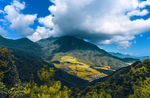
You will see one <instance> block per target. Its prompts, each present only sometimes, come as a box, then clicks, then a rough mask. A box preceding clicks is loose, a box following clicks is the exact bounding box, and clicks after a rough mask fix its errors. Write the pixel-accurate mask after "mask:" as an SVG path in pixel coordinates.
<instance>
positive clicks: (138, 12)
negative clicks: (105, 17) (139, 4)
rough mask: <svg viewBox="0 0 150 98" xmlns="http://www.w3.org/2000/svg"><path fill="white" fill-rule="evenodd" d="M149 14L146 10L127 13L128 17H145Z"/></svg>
mask: <svg viewBox="0 0 150 98" xmlns="http://www.w3.org/2000/svg"><path fill="white" fill-rule="evenodd" d="M148 13H149V12H148V11H147V10H142V11H140V10H135V11H132V12H129V13H128V16H133V15H134V16H145V15H147V14H148Z"/></svg>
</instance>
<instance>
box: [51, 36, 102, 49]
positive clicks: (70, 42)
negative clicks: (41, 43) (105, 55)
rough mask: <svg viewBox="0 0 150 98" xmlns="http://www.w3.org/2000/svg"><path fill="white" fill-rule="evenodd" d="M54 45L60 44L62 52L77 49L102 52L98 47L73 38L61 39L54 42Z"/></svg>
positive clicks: (64, 37) (65, 37)
mask: <svg viewBox="0 0 150 98" xmlns="http://www.w3.org/2000/svg"><path fill="white" fill-rule="evenodd" d="M54 44H58V45H59V46H60V50H63V52H65V51H70V50H76V49H80V50H101V49H99V48H98V47H97V46H96V45H94V44H92V43H89V42H86V41H84V40H82V39H79V38H76V37H73V36H63V37H60V38H58V39H57V40H56V41H55V42H54Z"/></svg>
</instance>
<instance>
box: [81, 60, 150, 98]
mask: <svg viewBox="0 0 150 98" xmlns="http://www.w3.org/2000/svg"><path fill="white" fill-rule="evenodd" d="M92 85H93V86H90V87H88V88H86V89H85V91H83V92H82V93H81V96H87V95H89V93H91V92H92V91H93V90H94V91H101V90H104V91H105V92H106V94H109V95H111V96H112V97H113V98H149V97H150V92H149V90H150V59H148V60H145V61H143V62H136V63H135V64H133V65H131V66H128V67H125V68H122V69H120V70H118V71H116V72H115V73H113V75H111V76H108V77H106V78H104V79H103V80H100V82H98V81H95V84H92ZM97 93H98V94H101V93H100V92H97ZM82 94H83V95H82ZM102 98H103V97H102ZM104 98H105V97H104Z"/></svg>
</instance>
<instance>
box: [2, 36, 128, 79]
mask: <svg viewBox="0 0 150 98" xmlns="http://www.w3.org/2000/svg"><path fill="white" fill-rule="evenodd" d="M0 46H1V47H4V48H8V49H11V50H13V52H14V55H15V57H16V61H17V62H16V66H17V68H18V70H19V74H20V76H21V80H23V81H26V80H29V76H30V75H31V73H34V74H35V73H36V72H37V70H38V69H40V68H41V67H42V65H48V66H53V65H54V66H53V67H56V68H57V69H60V70H62V71H64V72H67V74H70V75H71V76H74V77H78V78H81V79H84V80H88V81H93V80H95V79H98V78H101V77H105V76H107V75H109V74H112V73H113V71H115V70H117V69H119V68H122V67H125V66H127V64H126V62H124V61H123V60H122V59H120V58H118V57H115V56H112V55H111V54H109V53H108V52H106V51H105V50H103V49H100V48H99V47H97V46H96V45H94V44H92V43H89V42H86V41H84V40H82V39H79V38H76V37H72V36H63V37H58V38H52V37H51V38H47V39H42V40H40V41H38V42H36V43H35V42H32V41H31V40H29V39H27V38H22V39H18V40H11V39H5V38H3V37H0ZM26 72H29V73H26ZM64 72H63V73H64ZM25 73H26V75H25ZM64 74H66V73H64Z"/></svg>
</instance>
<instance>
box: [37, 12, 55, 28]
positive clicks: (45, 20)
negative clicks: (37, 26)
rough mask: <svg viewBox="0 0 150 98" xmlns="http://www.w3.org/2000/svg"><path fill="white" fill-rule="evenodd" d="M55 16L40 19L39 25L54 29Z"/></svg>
mask: <svg viewBox="0 0 150 98" xmlns="http://www.w3.org/2000/svg"><path fill="white" fill-rule="evenodd" d="M52 19H53V16H52V15H49V16H46V17H44V18H39V23H41V24H43V25H44V26H46V27H49V28H52V27H53V26H54V23H53V22H52Z"/></svg>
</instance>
